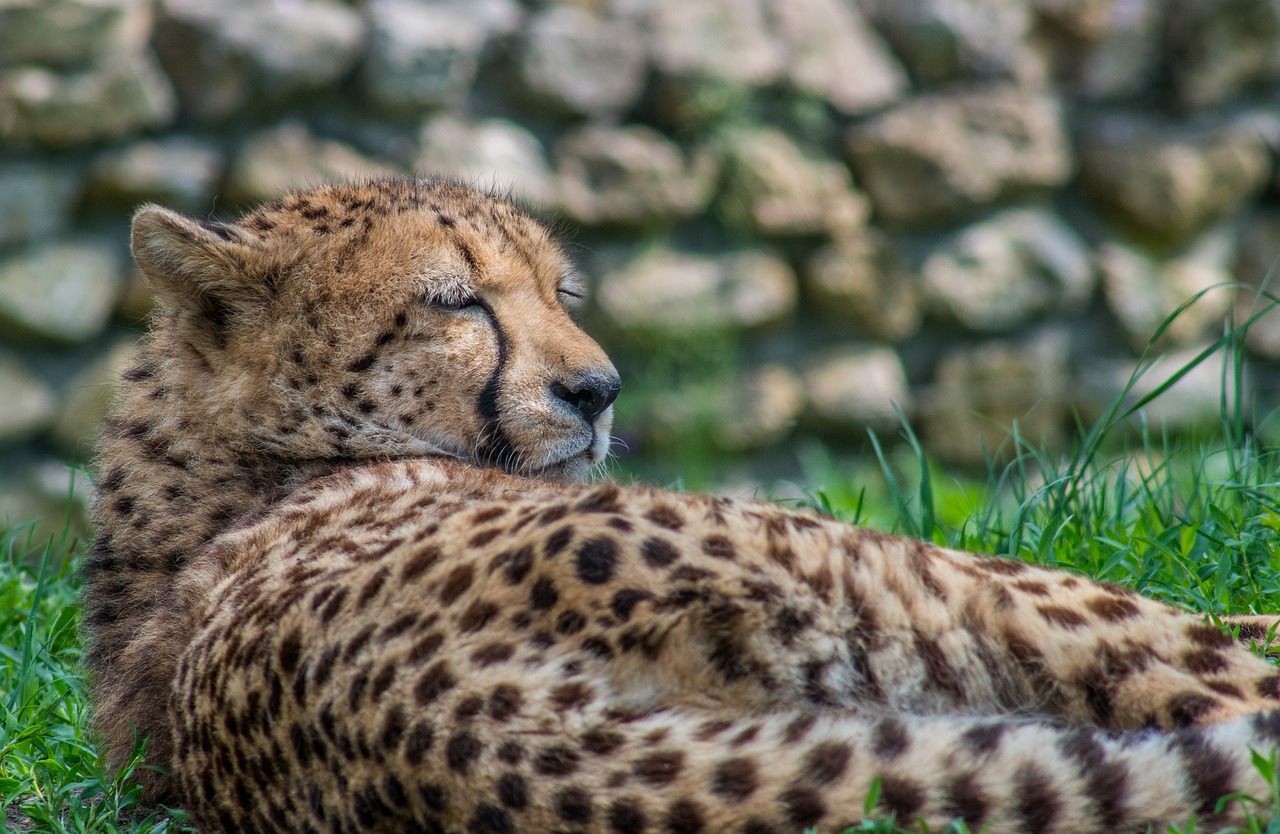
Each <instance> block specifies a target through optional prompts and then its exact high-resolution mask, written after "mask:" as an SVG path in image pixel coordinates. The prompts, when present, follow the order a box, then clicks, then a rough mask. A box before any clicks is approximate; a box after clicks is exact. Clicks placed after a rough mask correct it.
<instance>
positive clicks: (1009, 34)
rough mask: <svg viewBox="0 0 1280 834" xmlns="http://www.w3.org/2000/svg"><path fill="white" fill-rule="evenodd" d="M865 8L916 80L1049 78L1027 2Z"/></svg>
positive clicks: (907, 0) (890, 1) (905, 2)
mask: <svg viewBox="0 0 1280 834" xmlns="http://www.w3.org/2000/svg"><path fill="white" fill-rule="evenodd" d="M868 6H869V7H870V11H871V17H872V20H873V21H874V22H875V24H876V25H877V26H878V27H879V28H880V29H881V31H883V32H884V33H885V35H886V37H888V39H889V41H890V42H891V43H892V44H893V46H894V49H895V50H896V51H897V53H898V55H899V56H901V58H902V60H903V61H904V62H905V63H906V65H907V68H908V69H909V70H910V71H911V74H912V75H913V76H914V77H915V78H916V79H917V80H919V81H922V82H925V83H928V84H934V83H938V82H944V81H954V80H958V79H967V80H984V79H1008V80H1017V81H1020V82H1024V83H1027V82H1029V83H1041V82H1043V81H1044V80H1045V79H1046V78H1047V76H1048V65H1047V60H1046V56H1044V55H1043V54H1041V53H1040V52H1039V51H1038V50H1037V49H1036V47H1035V45H1034V43H1033V42H1032V39H1031V33H1032V24H1033V22H1034V18H1033V16H1032V11H1031V8H1030V6H1029V5H1028V3H1027V2H1025V0H869V2H868Z"/></svg>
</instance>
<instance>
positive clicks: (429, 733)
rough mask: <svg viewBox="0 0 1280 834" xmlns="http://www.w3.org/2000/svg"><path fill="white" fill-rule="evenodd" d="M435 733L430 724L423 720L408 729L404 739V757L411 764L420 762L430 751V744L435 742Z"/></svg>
mask: <svg viewBox="0 0 1280 834" xmlns="http://www.w3.org/2000/svg"><path fill="white" fill-rule="evenodd" d="M435 739H436V734H435V731H434V730H433V729H432V728H431V725H430V724H428V723H426V722H425V721H419V722H418V723H416V724H414V725H413V728H412V729H411V730H409V735H408V736H406V737H405V740H404V758H405V761H407V762H408V763H409V764H411V765H419V764H422V762H423V760H424V759H426V757H427V753H429V752H431V746H432V744H434V743H435Z"/></svg>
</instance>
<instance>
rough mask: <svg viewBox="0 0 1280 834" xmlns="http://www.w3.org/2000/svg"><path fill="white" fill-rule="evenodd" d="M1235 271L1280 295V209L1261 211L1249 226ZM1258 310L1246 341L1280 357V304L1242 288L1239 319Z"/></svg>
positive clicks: (1242, 320) (1255, 348) (1241, 321)
mask: <svg viewBox="0 0 1280 834" xmlns="http://www.w3.org/2000/svg"><path fill="white" fill-rule="evenodd" d="M1234 274H1235V279H1236V280H1237V281H1241V282H1243V283H1245V284H1251V285H1253V286H1254V287H1257V288H1258V289H1260V290H1262V291H1263V292H1266V293H1268V294H1269V295H1271V296H1272V297H1273V298H1277V299H1280V211H1277V210H1275V209H1272V210H1270V211H1266V212H1264V213H1262V214H1259V215H1258V216H1257V217H1255V218H1253V219H1252V220H1251V221H1250V222H1249V225H1248V226H1246V227H1245V230H1244V234H1243V235H1241V238H1240V250H1239V256H1238V257H1237V259H1236V263H1235V273H1234ZM1268 308H1270V309H1268ZM1264 311H1265V312H1264ZM1257 313H1262V315H1261V317H1260V318H1259V319H1258V320H1257V321H1255V322H1254V323H1253V324H1252V325H1250V327H1249V332H1248V335H1247V336H1246V337H1245V343H1246V344H1247V345H1248V346H1249V349H1250V350H1252V351H1253V352H1254V353H1256V354H1258V355H1259V356H1263V357H1266V358H1267V359H1280V304H1277V303H1276V302H1273V301H1272V300H1271V299H1269V298H1266V297H1265V296H1262V295H1259V294H1258V293H1254V292H1249V291H1247V290H1240V291H1239V292H1238V295H1237V296H1236V322H1237V323H1239V324H1244V323H1245V322H1246V321H1248V320H1249V319H1250V318H1252V317H1253V316H1254V315H1255V314H1257Z"/></svg>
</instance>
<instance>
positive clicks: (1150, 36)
mask: <svg viewBox="0 0 1280 834" xmlns="http://www.w3.org/2000/svg"><path fill="white" fill-rule="evenodd" d="M1167 5H1168V4H1167V3H1166V0H1036V3H1035V6H1036V10H1037V11H1038V12H1039V13H1040V14H1041V15H1043V16H1044V17H1046V18H1048V19H1049V20H1050V21H1052V22H1053V24H1055V27H1056V34H1058V35H1059V37H1057V38H1052V39H1050V41H1049V42H1050V43H1051V44H1052V45H1053V46H1054V47H1055V49H1056V51H1055V60H1056V62H1057V64H1058V65H1059V66H1058V69H1057V74H1058V75H1059V76H1061V77H1063V78H1064V79H1065V80H1066V82H1067V85H1068V86H1069V87H1070V88H1071V90H1072V91H1073V92H1074V93H1075V94H1076V95H1079V96H1081V97H1083V98H1086V99H1089V100H1095V101H1096V100H1108V99H1118V98H1125V97H1132V96H1136V95H1139V94H1141V93H1142V92H1143V91H1144V90H1147V89H1149V88H1150V87H1152V86H1153V85H1154V84H1155V83H1156V80H1157V77H1158V73H1159V72H1160V69H1161V64H1160V61H1161V58H1162V55H1163V52H1162V50H1163V46H1164V12H1165V9H1166V8H1167Z"/></svg>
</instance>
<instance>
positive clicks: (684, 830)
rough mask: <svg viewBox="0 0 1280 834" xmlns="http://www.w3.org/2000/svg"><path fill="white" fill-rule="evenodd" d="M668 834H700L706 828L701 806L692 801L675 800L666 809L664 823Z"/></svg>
mask: <svg viewBox="0 0 1280 834" xmlns="http://www.w3.org/2000/svg"><path fill="white" fill-rule="evenodd" d="M664 822H665V827H666V829H667V831H668V832H669V834H702V831H703V829H705V828H706V827H707V822H706V817H704V816H703V814H702V806H700V805H699V804H698V803H697V802H694V801H693V800H692V799H677V800H676V801H675V802H672V803H671V805H670V806H668V808H667V818H666V820H665V821H664Z"/></svg>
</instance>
